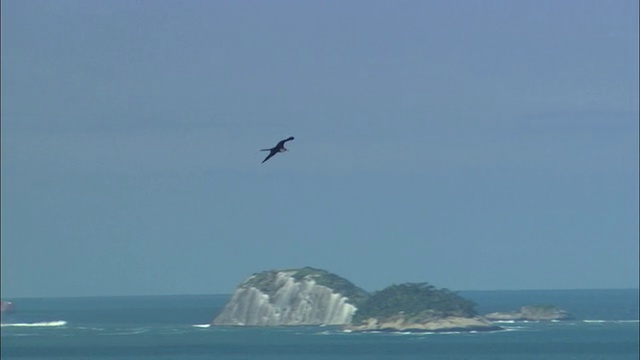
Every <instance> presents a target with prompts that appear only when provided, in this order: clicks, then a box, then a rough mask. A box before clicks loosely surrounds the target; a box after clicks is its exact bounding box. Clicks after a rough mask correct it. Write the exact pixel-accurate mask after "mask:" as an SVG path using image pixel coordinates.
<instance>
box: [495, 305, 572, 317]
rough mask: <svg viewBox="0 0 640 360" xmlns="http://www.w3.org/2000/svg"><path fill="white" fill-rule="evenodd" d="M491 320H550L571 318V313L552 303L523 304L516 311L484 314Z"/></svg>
mask: <svg viewBox="0 0 640 360" xmlns="http://www.w3.org/2000/svg"><path fill="white" fill-rule="evenodd" d="M484 317H485V318H487V319H488V320H491V321H551V320H573V319H574V317H573V315H571V314H569V313H568V312H566V311H564V310H561V309H558V308H556V307H555V306H553V305H547V304H541V305H531V306H523V307H521V308H520V310H518V311H512V312H494V313H490V314H486V315H485V316H484Z"/></svg>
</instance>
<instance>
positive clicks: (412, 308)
mask: <svg viewBox="0 0 640 360" xmlns="http://www.w3.org/2000/svg"><path fill="white" fill-rule="evenodd" d="M474 307H475V304H474V303H473V302H472V301H470V300H467V299H465V298H462V297H461V296H459V295H457V294H455V293H453V292H451V291H449V290H448V289H437V288H436V287H434V286H433V285H430V284H428V283H406V284H400V285H392V286H389V287H387V288H385V289H383V290H380V291H378V292H376V293H374V294H373V295H371V296H370V297H369V299H368V300H367V301H366V302H364V303H363V304H362V305H361V306H360V307H358V311H357V312H356V314H355V316H354V318H353V323H354V324H357V323H359V322H361V321H363V320H366V319H368V318H389V317H394V316H399V315H402V316H403V317H404V318H414V319H416V320H418V319H421V320H426V319H431V318H438V317H447V316H457V317H473V316H475V315H476V311H475V309H474Z"/></svg>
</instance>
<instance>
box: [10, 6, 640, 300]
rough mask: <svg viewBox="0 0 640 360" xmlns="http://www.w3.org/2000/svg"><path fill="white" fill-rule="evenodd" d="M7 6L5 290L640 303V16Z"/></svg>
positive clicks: (575, 10)
mask: <svg viewBox="0 0 640 360" xmlns="http://www.w3.org/2000/svg"><path fill="white" fill-rule="evenodd" d="M1 4H2V5H1V7H2V8H1V51H2V52H1V71H2V76H1V82H2V88H1V101H2V107H1V120H2V125H1V126H2V128H1V130H2V131H1V137H2V138H1V140H2V148H1V155H2V159H1V160H2V161H1V163H2V169H1V170H2V172H1V180H2V182H1V184H2V188H1V189H2V190H1V191H2V192H1V205H2V208H1V221H2V226H1V246H2V248H1V291H2V297H3V299H4V298H11V297H67V296H110V295H164V294H229V293H232V292H233V290H234V288H235V287H236V286H237V285H238V284H239V283H240V282H241V281H242V280H243V279H244V278H245V277H247V276H249V275H251V274H253V273H256V272H261V271H265V270H271V269H287V268H297V267H303V266H312V267H316V268H321V269H326V270H328V271H331V272H333V273H336V274H338V275H340V276H343V277H345V278H347V279H349V280H351V281H352V282H354V283H355V284H356V285H358V286H360V287H362V288H364V289H365V290H368V291H375V290H380V289H382V288H384V287H385V286H388V285H391V284H399V283H404V282H424V281H426V282H429V283H431V284H433V285H435V286H437V287H446V288H449V289H452V290H501V289H513V290H517V289H591V288H594V289H596V288H597V289H609V288H637V287H638V243H639V232H638V228H639V221H638V219H639V213H638V205H639V204H638V199H639V192H638V187H639V183H638V164H639V158H638V133H639V130H638V118H639V113H638V108H639V103H638V98H639V91H638V87H639V85H638V76H639V73H638V67H639V65H638V2H637V1H631V0H611V1H606V0H566V1H555V0H550V1H549V0H535V1H533V0H523V1H510V0H504V1H501V0H482V1H472V0H457V1H435V0H415V1H414V0H402V1H381V0H367V1H365V0H347V1H342V0H340V1H338V0H328V1H319V0H312V1H297V0H273V1H252V0H245V1H231V0H228V1H227V0H218V1H199V0H188V1H178V0H156V1H131V0H109V1H106V0H105V1H97V0H90V1H85V0H77V1H76V0H57V1H47V0H3V1H2V3H1ZM288 136H295V140H293V141H291V142H288V143H287V148H288V149H289V151H288V152H286V153H283V154H277V155H276V156H275V157H273V158H271V159H270V160H269V161H267V162H265V163H264V164H261V161H262V160H263V159H264V157H265V155H266V154H265V153H264V152H260V151H259V150H260V149H263V148H268V147H272V146H274V145H275V143H276V142H278V141H279V140H281V139H284V138H286V137H288Z"/></svg>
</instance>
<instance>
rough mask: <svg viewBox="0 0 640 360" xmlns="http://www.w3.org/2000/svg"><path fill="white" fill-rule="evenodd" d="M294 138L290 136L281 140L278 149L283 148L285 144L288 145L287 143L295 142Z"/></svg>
mask: <svg viewBox="0 0 640 360" xmlns="http://www.w3.org/2000/svg"><path fill="white" fill-rule="evenodd" d="M293 139H294V137H293V136H289V137H288V138H286V139H284V140H281V141H280V142H278V145H276V147H277V148H281V147H283V146H284V143H286V142H287V141H291V140H293Z"/></svg>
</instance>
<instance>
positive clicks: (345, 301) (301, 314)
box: [211, 267, 502, 332]
mask: <svg viewBox="0 0 640 360" xmlns="http://www.w3.org/2000/svg"><path fill="white" fill-rule="evenodd" d="M474 306H475V304H474V303H473V302H471V301H469V300H467V299H464V298H462V297H460V296H459V295H457V294H455V293H453V292H451V291H449V290H447V289H437V288H436V287H434V286H432V285H429V284H428V283H406V284H400V285H392V286H389V287H387V288H385V289H383V290H381V291H378V292H375V293H374V294H369V293H367V292H366V291H364V290H363V289H361V288H359V287H357V286H356V285H354V284H353V283H351V282H350V281H349V280H347V279H345V278H342V277H340V276H338V275H336V274H333V273H331V272H329V271H326V270H321V269H315V268H311V267H305V268H301V269H286V270H269V271H264V272H261V273H257V274H253V275H251V276H249V277H248V278H247V279H245V280H244V281H243V282H242V283H240V285H238V287H237V288H236V290H235V292H234V293H233V295H232V296H231V299H230V300H229V302H228V303H227V304H226V305H225V306H224V308H223V309H222V311H221V312H220V314H218V316H216V317H215V319H214V320H213V322H212V324H211V325H213V326H314V325H315V326H318V325H334V326H341V327H342V328H343V329H344V330H345V331H350V332H351V331H363V332H364V331H415V332H424V331H428V332H443V331H495V330H502V328H500V327H498V326H496V325H494V324H492V323H491V322H490V321H488V320H487V319H485V318H483V317H481V316H478V315H477V314H476V311H475V309H474Z"/></svg>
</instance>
